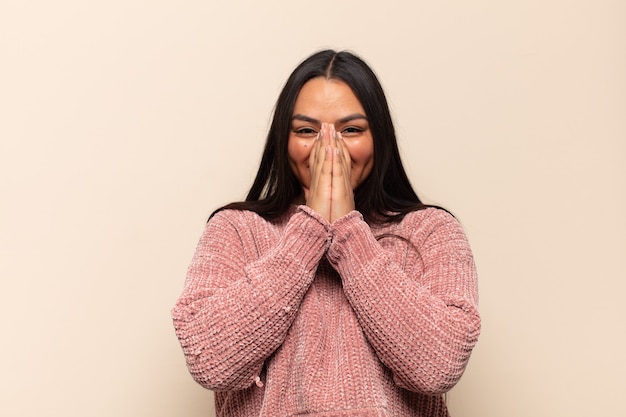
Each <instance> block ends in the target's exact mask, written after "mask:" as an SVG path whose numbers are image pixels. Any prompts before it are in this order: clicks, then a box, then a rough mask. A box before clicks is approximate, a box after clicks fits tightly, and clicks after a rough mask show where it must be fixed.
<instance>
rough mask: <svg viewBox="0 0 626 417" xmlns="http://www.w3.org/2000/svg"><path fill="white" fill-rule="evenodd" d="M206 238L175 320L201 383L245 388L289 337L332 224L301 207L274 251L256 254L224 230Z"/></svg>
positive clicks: (189, 359)
mask: <svg viewBox="0 0 626 417" xmlns="http://www.w3.org/2000/svg"><path fill="white" fill-rule="evenodd" d="M208 233H209V234H211V232H210V230H209V231H208ZM229 235H230V239H234V238H235V237H236V236H237V235H236V234H234V233H231V234H229ZM203 239H204V238H203ZM237 239H238V237H237ZM205 241H206V242H207V243H208V245H207V246H200V247H199V248H198V251H197V252H196V255H195V256H194V260H193V262H192V264H191V266H190V268H189V274H188V277H187V281H186V285H185V290H184V292H183V295H182V296H181V297H180V299H179V302H178V303H177V305H176V307H175V308H174V310H173V317H174V325H175V328H176V332H177V335H178V337H179V340H180V342H181V345H182V347H183V351H184V353H185V356H186V359H187V363H188V366H189V370H190V372H191V374H192V375H193V376H194V378H195V379H196V380H197V381H198V382H199V383H200V384H202V385H203V386H205V387H207V388H210V389H214V390H224V389H243V388H246V387H248V386H250V385H251V384H252V383H253V382H254V378H255V376H257V375H258V374H259V372H260V370H261V367H262V365H263V362H264V360H265V359H266V358H267V357H269V356H270V355H271V354H272V353H273V352H274V351H275V350H276V349H277V348H278V347H279V346H280V344H281V343H282V341H283V340H284V338H285V335H286V333H287V331H288V329H289V327H290V325H291V323H292V321H293V319H294V317H295V315H296V313H297V311H298V309H299V305H300V302H301V300H302V297H303V296H304V294H305V293H306V291H307V289H308V288H309V286H310V284H311V282H312V280H313V277H314V274H315V270H316V268H317V264H318V263H319V259H320V258H321V256H322V255H323V253H324V251H325V250H326V245H327V243H326V241H327V233H326V229H325V227H324V225H323V224H320V223H319V222H318V221H316V220H315V219H312V218H310V216H308V215H306V214H303V213H300V214H299V215H296V216H293V218H292V220H291V221H290V222H289V224H288V225H287V226H286V228H285V231H284V233H283V235H282V236H281V237H280V239H279V240H278V242H277V243H276V245H275V246H274V247H273V248H272V249H271V250H269V251H268V252H267V253H264V254H260V256H259V257H258V258H256V259H252V260H251V259H249V258H247V257H246V255H244V252H245V251H244V248H243V247H241V245H240V244H238V245H235V244H231V243H229V242H228V241H225V237H224V236H217V235H216V234H214V236H208V237H207V238H206V239H205ZM225 246H227V247H228V248H229V250H228V251H226V252H225V251H224V247H225ZM234 248H238V249H237V250H234ZM207 254H208V256H207ZM247 256H250V254H248V255H247Z"/></svg>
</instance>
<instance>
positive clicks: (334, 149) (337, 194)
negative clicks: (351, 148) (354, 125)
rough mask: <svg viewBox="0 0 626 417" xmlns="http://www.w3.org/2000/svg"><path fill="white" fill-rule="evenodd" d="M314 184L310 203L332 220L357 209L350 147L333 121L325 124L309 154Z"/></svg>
mask: <svg viewBox="0 0 626 417" xmlns="http://www.w3.org/2000/svg"><path fill="white" fill-rule="evenodd" d="M309 169H310V170H311V186H310V189H309V192H308V195H306V196H305V198H306V204H307V205H308V206H309V207H311V208H312V209H313V210H315V211H316V212H318V213H319V214H320V215H321V216H322V217H324V218H325V219H326V220H327V221H329V222H331V223H332V222H334V221H335V220H337V219H338V218H339V217H341V216H343V215H345V214H347V213H349V212H350V211H351V210H354V194H353V191H352V185H351V183H350V170H351V161H350V154H349V152H348V149H347V148H346V146H345V143H344V141H343V138H342V136H341V134H340V133H337V132H335V126H334V125H333V124H330V125H329V124H326V123H323V124H322V128H321V130H320V133H319V135H318V138H317V139H316V141H315V144H314V145H313V149H312V150H311V154H310V155H309Z"/></svg>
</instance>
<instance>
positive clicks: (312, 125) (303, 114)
mask: <svg viewBox="0 0 626 417" xmlns="http://www.w3.org/2000/svg"><path fill="white" fill-rule="evenodd" d="M322 123H329V124H334V125H335V130H336V131H337V132H338V133H341V135H342V136H343V140H344V143H345V144H346V147H347V148H348V152H349V153H350V160H351V164H352V171H351V176H350V183H351V185H352V189H355V188H356V187H358V186H359V185H360V184H361V183H362V182H363V181H365V179H366V178H367V176H368V175H369V174H370V172H372V166H373V165H374V140H373V138H372V132H371V130H370V127H369V122H368V120H367V117H366V115H365V111H364V110H363V106H361V103H360V102H359V100H358V99H357V98H356V96H355V95H354V93H353V92H352V90H351V89H350V87H348V85H347V84H346V83H344V82H343V81H340V80H337V79H326V78H325V77H317V78H313V79H311V80H310V81H308V82H307V83H306V84H304V86H302V89H301V90H300V93H299V94H298V98H297V99H296V104H295V107H294V109H293V115H292V120H291V131H290V133H289V144H288V152H289V162H290V164H291V169H292V170H293V172H294V174H295V175H296V177H297V178H298V181H300V184H301V185H302V188H303V190H304V194H305V195H307V194H308V190H309V187H310V185H311V173H310V170H309V154H310V153H311V148H312V147H313V143H314V142H315V139H316V138H317V134H318V132H319V131H320V128H321V127H322Z"/></svg>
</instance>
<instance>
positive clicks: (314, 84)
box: [293, 77, 365, 121]
mask: <svg viewBox="0 0 626 417" xmlns="http://www.w3.org/2000/svg"><path fill="white" fill-rule="evenodd" d="M293 113H294V114H305V115H307V116H311V117H315V118H318V119H320V120H324V121H327V120H328V118H331V119H332V118H333V117H334V118H340V117H342V116H345V115H346V114H352V113H362V114H365V111H364V110H363V106H362V105H361V102H359V99H358V98H357V97H356V95H355V94H354V92H353V91H352V89H351V88H350V87H349V86H348V84H346V83H345V82H343V81H341V80H338V79H335V78H330V79H327V78H325V77H317V78H313V79H311V80H309V81H307V82H306V83H305V84H304V85H303V86H302V89H301V90H300V93H299V94H298V98H297V99H296V104H295V106H294V111H293ZM332 120H334V119H332Z"/></svg>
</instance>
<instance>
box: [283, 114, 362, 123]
mask: <svg viewBox="0 0 626 417" xmlns="http://www.w3.org/2000/svg"><path fill="white" fill-rule="evenodd" d="M358 119H365V120H367V117H366V116H365V115H364V114H361V113H353V114H349V115H347V116H344V117H342V118H341V119H337V120H336V121H335V124H342V123H347V122H351V121H352V120H358ZM291 120H302V121H303V122H309V123H313V124H318V125H321V124H322V122H321V121H319V120H317V119H314V118H312V117H309V116H305V115H304V114H300V113H297V114H294V115H293V116H292V118H291Z"/></svg>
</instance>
